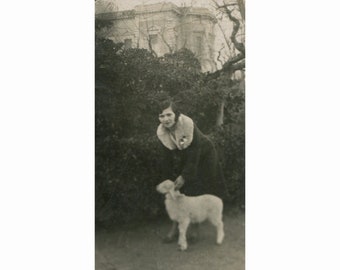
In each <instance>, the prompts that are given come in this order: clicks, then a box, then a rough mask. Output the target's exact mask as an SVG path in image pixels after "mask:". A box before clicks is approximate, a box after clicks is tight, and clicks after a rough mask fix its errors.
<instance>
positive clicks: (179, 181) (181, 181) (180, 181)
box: [175, 175, 185, 190]
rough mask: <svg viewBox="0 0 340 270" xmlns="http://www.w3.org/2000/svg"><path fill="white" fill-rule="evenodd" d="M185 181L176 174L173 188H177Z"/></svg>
mask: <svg viewBox="0 0 340 270" xmlns="http://www.w3.org/2000/svg"><path fill="white" fill-rule="evenodd" d="M184 183H185V181H184V178H183V176H182V175H180V176H178V177H177V179H176V181H175V190H179V189H180V188H181V187H182V186H183V185H184Z"/></svg>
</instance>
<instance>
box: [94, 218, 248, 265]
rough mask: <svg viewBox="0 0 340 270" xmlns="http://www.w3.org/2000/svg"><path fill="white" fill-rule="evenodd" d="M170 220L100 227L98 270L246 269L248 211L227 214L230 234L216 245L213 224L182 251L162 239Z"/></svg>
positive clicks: (206, 227)
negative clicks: (107, 227)
mask: <svg viewBox="0 0 340 270" xmlns="http://www.w3.org/2000/svg"><path fill="white" fill-rule="evenodd" d="M170 224H171V223H170V221H169V220H168V219H160V220H158V221H154V222H149V223H143V224H139V225H138V226H129V227H126V226H121V227H120V228H115V229H100V230H97V232H96V250H95V254H96V258H95V259H96V270H172V269H176V270H207V269H208V270H225V269H227V270H244V269H245V265H244V264H245V261H244V257H245V226H244V225H245V217H244V213H238V214H233V215H230V214H228V215H225V216H224V225H225V226H224V227H225V233H226V237H225V239H224V242H223V244H222V245H220V246H219V245H216V244H215V229H214V227H213V226H212V225H210V224H209V223H203V224H202V225H201V227H200V238H199V241H197V242H196V243H192V244H191V243H190V242H189V247H188V250H187V251H179V250H178V248H177V243H171V244H164V243H162V241H161V239H162V237H163V236H165V235H166V233H167V231H168V230H169V228H170Z"/></svg>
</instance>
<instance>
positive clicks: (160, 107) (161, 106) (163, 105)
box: [158, 99, 181, 123]
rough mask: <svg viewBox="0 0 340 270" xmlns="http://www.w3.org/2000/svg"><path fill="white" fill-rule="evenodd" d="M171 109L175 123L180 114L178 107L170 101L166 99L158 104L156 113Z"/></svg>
mask: <svg viewBox="0 0 340 270" xmlns="http://www.w3.org/2000/svg"><path fill="white" fill-rule="evenodd" d="M169 107H170V108H171V109H172V111H173V112H174V114H175V122H176V123H177V120H178V117H179V115H180V114H181V112H180V110H179V108H178V105H177V104H176V102H174V101H173V100H171V99H167V100H164V101H161V102H159V103H158V113H159V114H161V113H162V112H163V111H164V110H165V109H167V108H169Z"/></svg>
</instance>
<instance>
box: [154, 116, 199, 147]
mask: <svg viewBox="0 0 340 270" xmlns="http://www.w3.org/2000/svg"><path fill="white" fill-rule="evenodd" d="M193 135H194V122H193V121H192V119H191V118H190V117H188V116H186V115H184V114H180V116H179V117H178V120H177V123H176V128H175V132H174V135H172V134H171V133H170V131H169V130H168V129H167V128H165V127H164V126H163V125H162V124H160V125H159V126H158V129H157V137H158V139H159V140H160V141H161V142H162V144H163V145H164V146H165V147H166V148H168V149H170V150H174V149H176V148H177V149H179V150H183V149H185V148H187V147H188V146H189V145H190V144H191V142H192V139H193Z"/></svg>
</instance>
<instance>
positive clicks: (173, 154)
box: [162, 125, 226, 197]
mask: <svg viewBox="0 0 340 270" xmlns="http://www.w3.org/2000/svg"><path fill="white" fill-rule="evenodd" d="M162 148H163V153H162V157H163V158H162V177H163V179H171V180H173V181H174V180H176V178H177V177H178V176H179V175H182V176H183V178H184V180H185V184H184V186H183V187H182V188H181V190H180V191H181V192H182V193H184V194H185V195H189V196H197V195H202V194H214V195H217V196H220V197H225V191H226V189H225V185H224V184H225V183H224V177H223V172H222V168H221V165H220V162H219V159H218V155H217V152H216V149H215V146H214V144H213V142H212V141H211V140H210V139H209V138H208V137H207V136H206V135H204V134H203V133H202V132H201V131H200V130H199V129H198V127H197V126H196V125H194V132H193V140H192V142H191V144H190V145H189V146H188V147H187V148H186V149H183V150H178V149H174V150H170V149H168V148H167V147H165V146H162ZM176 161H177V162H176ZM176 163H177V164H176Z"/></svg>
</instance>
